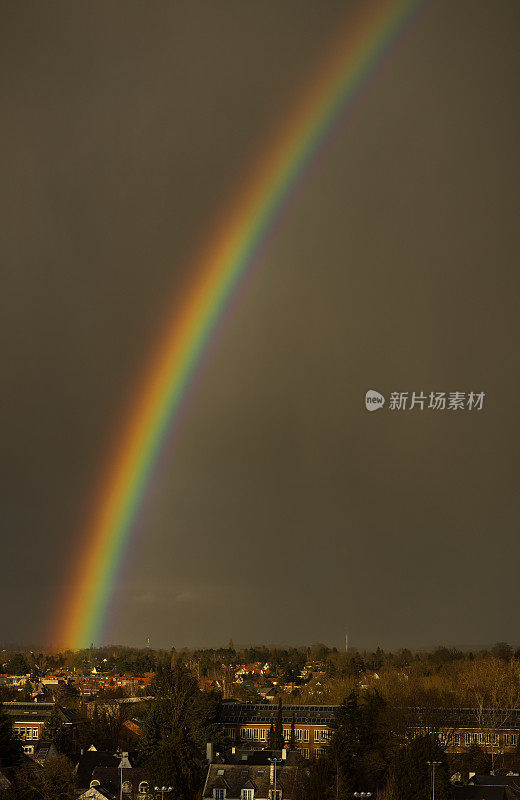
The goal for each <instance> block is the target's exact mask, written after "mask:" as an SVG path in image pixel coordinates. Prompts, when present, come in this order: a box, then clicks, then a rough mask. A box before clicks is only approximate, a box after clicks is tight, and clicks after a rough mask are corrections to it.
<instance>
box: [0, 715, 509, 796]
mask: <svg viewBox="0 0 520 800" xmlns="http://www.w3.org/2000/svg"><path fill="white" fill-rule="evenodd" d="M3 707H4V711H5V712H6V713H7V715H8V716H9V717H10V718H11V720H12V724H13V728H14V731H15V732H16V734H17V735H18V736H19V738H20V739H21V740H22V744H23V750H24V752H25V754H26V756H29V757H31V758H32V759H33V760H35V761H37V762H39V763H40V764H43V763H44V762H45V761H46V759H48V758H52V757H53V755H55V752H56V751H55V749H54V746H53V745H52V744H51V743H50V742H48V741H45V740H44V739H43V738H42V734H43V731H44V726H45V723H46V722H48V721H49V720H50V719H51V717H52V716H53V715H56V714H58V716H59V721H60V722H61V723H62V724H63V725H64V726H67V727H68V729H69V730H70V739H71V740H72V741H73V742H74V741H76V742H78V741H79V740H80V738H81V737H80V732H81V730H80V729H81V726H82V725H84V724H86V722H87V720H86V719H85V718H84V717H82V716H81V715H80V714H78V713H77V712H75V711H73V710H71V709H66V708H63V707H62V706H60V705H58V704H56V703H52V702H41V701H36V702H35V701H32V702H7V703H4V706H3ZM337 708H338V706H319V705H312V706H311V705H294V706H292V705H290V706H282V708H281V717H282V726H283V736H284V740H285V743H286V745H287V746H286V747H285V748H284V749H282V750H278V751H273V750H269V749H268V741H269V733H270V730H271V726H272V727H273V728H275V727H276V724H277V722H278V723H279V721H280V718H279V715H280V709H279V707H278V706H276V705H273V704H267V703H264V704H255V703H242V702H235V701H224V702H222V703H221V705H220V710H219V723H220V725H221V726H222V729H223V732H224V733H225V734H226V738H227V740H228V741H229V742H230V747H229V749H227V750H225V751H224V752H221V753H217V752H214V748H213V746H212V745H208V751H207V776H206V781H205V787H204V792H203V800H292V796H293V795H294V792H295V787H296V786H297V785H298V782H299V780H300V778H301V770H302V769H304V767H303V765H304V764H305V760H306V759H312V758H320V757H321V756H322V755H323V754H324V753H325V749H326V747H327V744H328V742H329V739H330V737H331V735H332V732H333V728H334V718H335V712H336V710H337ZM500 713H501V718H500V720H498V721H497V716H496V715H497V712H496V711H491V710H487V711H486V710H484V711H481V712H477V711H475V710H471V709H442V710H438V711H437V714H438V717H437V720H436V723H435V726H436V730H437V733H438V735H439V737H440V738H441V739H442V740H443V743H444V744H445V746H446V751H447V752H448V753H462V752H464V751H465V750H467V749H468V748H469V747H470V746H471V745H473V744H478V745H480V746H481V747H482V748H483V749H484V750H485V751H487V752H488V753H493V754H495V755H497V754H499V753H502V754H508V753H515V752H517V748H518V746H519V741H520V740H519V736H520V709H511V710H502V711H501V712H500ZM405 715H406V725H407V728H408V730H409V731H410V735H412V736H413V735H419V734H422V733H424V732H425V730H426V727H425V722H424V709H407V710H406V711H405ZM497 722H499V723H500V724H499V727H497ZM140 735H141V726H140V723H139V720H138V719H134V720H128V721H127V722H126V723H125V725H124V726H123V732H122V738H121V740H120V746H121V748H122V749H123V748H128V750H127V751H126V750H125V751H124V752H123V754H121V752H119V753H118V754H114V753H101V752H98V751H97V750H96V749H95V746H94V745H92V746H91V748H90V749H89V750H87V751H86V752H83V751H81V752H80V751H79V748H78V751H77V752H78V756H77V763H76V769H75V772H76V780H77V783H78V786H79V791H80V792H81V793H80V794H79V798H80V799H81V800H116V798H118V797H120V793H121V791H122V792H123V796H124V797H126V798H127V800H134V799H135V800H148V798H151V797H156V796H157V791H156V787H151V786H150V785H149V782H148V781H147V779H146V775H145V773H144V772H143V770H142V769H141V768H139V767H137V766H136V762H135V759H134V758H133V756H132V752H131V750H136V749H137V745H138V740H139V737H140ZM291 746H293V747H292V749H291ZM302 757H303V758H302ZM507 777H508V778H510V780H509V782H508V783H507V782H506V783H503V784H501V785H499V786H495V784H493V787H494V789H496V791H493V792H491V793H490V792H489V786H490V785H489V783H488V784H486V783H483V784H479V786H481V788H482V786H486V792H487V794H486V792H485V791H484V790H482V792H481V791H480V789H479V788H478V787H477V784H476V783H475V782H473V784H471V786H472V787H473V788H471V790H470V789H469V788H468V787H467V786H466V787H454V796H453V800H484V798H485V800H520V783H518V784H517V783H515V781H518V776H515V775H510V776H507ZM497 780H498V778H497ZM515 787H516V788H518V793H517V794H515V792H516V788H515ZM163 788H164V789H165V791H166V793H167V790H168V787H158V790H159V791H162V790H163ZM455 789H457V791H455ZM459 789H460V791H459ZM457 792H458V793H457ZM468 792H469V794H468Z"/></svg>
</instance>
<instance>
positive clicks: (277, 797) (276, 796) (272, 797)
mask: <svg viewBox="0 0 520 800" xmlns="http://www.w3.org/2000/svg"><path fill="white" fill-rule="evenodd" d="M269 800H282V790H281V789H277V790H276V792H275V790H274V789H269Z"/></svg>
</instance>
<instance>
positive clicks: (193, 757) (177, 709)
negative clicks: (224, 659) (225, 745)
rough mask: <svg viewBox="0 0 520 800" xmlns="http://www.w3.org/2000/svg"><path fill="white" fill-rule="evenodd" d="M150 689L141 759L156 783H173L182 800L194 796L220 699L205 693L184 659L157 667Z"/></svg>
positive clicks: (199, 786)
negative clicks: (149, 702) (184, 662)
mask: <svg viewBox="0 0 520 800" xmlns="http://www.w3.org/2000/svg"><path fill="white" fill-rule="evenodd" d="M151 691H152V693H153V695H154V699H153V701H152V703H151V704H150V708H149V711H148V714H147V716H146V719H145V723H144V730H143V737H142V742H141V746H140V761H141V763H142V764H143V765H144V767H145V769H146V771H147V773H148V776H149V779H150V780H151V782H152V784H153V785H155V784H157V785H169V786H173V787H174V790H175V793H176V797H177V798H178V800H192V798H193V797H195V796H196V795H197V793H198V790H199V789H200V788H201V786H202V782H203V778H204V774H203V767H202V764H203V757H202V755H203V753H202V751H203V748H204V747H205V744H206V742H208V741H214V737H213V738H212V734H213V733H214V726H215V719H216V697H215V696H213V695H211V696H206V697H202V696H201V692H200V691H199V688H198V685H197V681H196V680H195V678H194V677H193V675H192V674H191V673H190V672H189V671H188V670H187V669H186V667H185V666H184V665H183V664H182V662H181V660H180V659H177V660H175V661H174V662H173V663H172V665H171V667H170V666H169V665H167V666H165V665H162V666H159V667H158V669H157V673H156V676H155V679H154V681H153V684H152V686H151Z"/></svg>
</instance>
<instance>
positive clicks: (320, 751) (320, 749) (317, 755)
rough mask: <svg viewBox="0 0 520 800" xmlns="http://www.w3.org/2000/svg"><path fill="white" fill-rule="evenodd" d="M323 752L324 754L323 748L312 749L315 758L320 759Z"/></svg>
mask: <svg viewBox="0 0 520 800" xmlns="http://www.w3.org/2000/svg"><path fill="white" fill-rule="evenodd" d="M324 752H325V748H324V747H315V748H314V755H315V756H316V758H320V756H322V755H323V754H324Z"/></svg>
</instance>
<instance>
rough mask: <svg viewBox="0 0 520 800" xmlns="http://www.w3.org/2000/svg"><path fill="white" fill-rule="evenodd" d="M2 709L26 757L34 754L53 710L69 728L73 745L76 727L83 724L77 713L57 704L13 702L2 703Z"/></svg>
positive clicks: (75, 737)
mask: <svg viewBox="0 0 520 800" xmlns="http://www.w3.org/2000/svg"><path fill="white" fill-rule="evenodd" d="M2 707H3V710H4V712H5V713H6V714H7V716H8V717H9V718H10V719H11V722H12V725H13V730H14V732H15V734H16V735H17V736H18V738H19V739H21V740H22V747H23V751H24V753H26V754H27V755H33V754H34V752H35V746H36V745H37V743H38V742H39V741H40V739H41V737H42V731H43V727H44V725H45V723H46V722H47V721H48V720H50V718H51V716H52V714H53V711H54V709H57V711H58V714H59V716H60V719H61V721H62V722H63V724H64V725H67V726H70V729H71V741H72V742H73V744H74V743H75V741H76V739H77V731H78V726H79V725H81V724H82V723H83V722H84V720H83V717H82V716H81V715H80V714H78V713H77V711H73V710H72V709H69V708H63V706H60V705H58V704H57V703H37V702H32V703H23V702H18V701H14V702H8V703H3V704H2Z"/></svg>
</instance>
